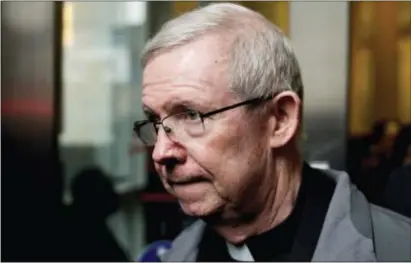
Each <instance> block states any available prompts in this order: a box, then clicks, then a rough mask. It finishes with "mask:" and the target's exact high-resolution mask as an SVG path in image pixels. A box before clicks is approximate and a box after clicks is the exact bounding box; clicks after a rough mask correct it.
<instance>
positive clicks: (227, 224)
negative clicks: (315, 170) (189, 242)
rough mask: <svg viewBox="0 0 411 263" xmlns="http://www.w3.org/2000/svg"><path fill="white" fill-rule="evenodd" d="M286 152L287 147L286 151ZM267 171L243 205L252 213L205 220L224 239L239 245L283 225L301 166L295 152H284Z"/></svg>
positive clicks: (296, 188) (298, 178)
mask: <svg viewBox="0 0 411 263" xmlns="http://www.w3.org/2000/svg"><path fill="white" fill-rule="evenodd" d="M287 148H288V147H287ZM280 151H284V152H283V153H281V152H280V153H279V154H278V152H277V154H278V155H277V156H276V157H275V160H273V162H272V163H271V165H270V167H268V169H267V173H268V176H267V178H268V179H266V180H264V181H263V182H262V183H259V186H258V187H256V188H257V189H255V190H254V191H253V195H249V196H248V197H246V199H245V200H247V201H246V202H247V203H249V204H250V206H252V207H253V209H252V210H251V212H250V210H248V211H244V210H246V209H244V210H237V211H234V212H233V211H230V213H233V214H234V216H233V215H230V216H229V219H227V217H226V219H224V216H221V215H217V216H215V217H214V216H213V218H212V219H211V220H210V219H204V220H205V221H206V222H207V223H208V224H209V225H211V227H212V228H213V229H214V230H215V231H216V232H217V233H219V234H220V235H221V236H222V237H223V238H225V239H226V240H227V241H228V242H230V243H232V244H241V243H243V242H244V241H245V240H246V239H248V238H249V237H251V236H255V235H259V234H261V233H264V232H266V231H268V230H270V229H273V228H274V227H276V226H277V225H279V224H280V223H282V222H283V221H284V220H285V219H286V218H287V217H288V216H289V215H290V214H291V212H292V210H293V208H294V205H295V201H296V199H297V195H298V190H299V188H300V184H301V174H302V167H303V162H302V159H301V157H300V155H299V153H298V150H296V149H295V150H290V149H289V148H288V149H283V150H280Z"/></svg>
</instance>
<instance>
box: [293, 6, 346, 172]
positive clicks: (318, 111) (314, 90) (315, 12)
mask: <svg viewBox="0 0 411 263" xmlns="http://www.w3.org/2000/svg"><path fill="white" fill-rule="evenodd" d="M289 5H290V7H289V9H290V14H289V19H290V20H289V23H290V32H289V35H290V38H291V42H292V45H293V47H294V50H295V52H296V54H297V58H298V60H299V62H300V67H301V70H302V76H303V83H304V131H305V133H306V135H307V140H306V143H305V145H304V148H305V151H306V156H307V158H308V160H309V161H326V162H328V163H329V164H330V165H331V167H333V168H336V169H343V168H344V166H345V160H344V159H345V143H346V142H345V134H346V114H347V109H346V107H347V106H346V103H347V99H346V96H347V92H346V90H347V75H348V61H347V58H348V25H349V8H348V5H349V3H348V2H294V1H293V2H290V3H289Z"/></svg>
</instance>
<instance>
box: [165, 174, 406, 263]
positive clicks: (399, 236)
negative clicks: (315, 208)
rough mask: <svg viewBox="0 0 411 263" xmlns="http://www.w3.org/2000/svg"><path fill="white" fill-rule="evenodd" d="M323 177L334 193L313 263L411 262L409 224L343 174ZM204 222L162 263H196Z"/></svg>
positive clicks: (187, 231) (186, 232) (194, 226)
mask: <svg viewBox="0 0 411 263" xmlns="http://www.w3.org/2000/svg"><path fill="white" fill-rule="evenodd" d="M325 174H326V175H327V176H329V177H331V178H332V179H333V180H334V181H335V182H336V187H335V191H334V194H333V197H332V199H331V202H330V205H329V209H328V212H327V215H326V218H325V221H324V224H323V227H322V230H321V233H320V238H319V240H318V243H317V246H316V249H315V252H314V256H313V258H312V261H346V262H348V261H411V255H410V254H411V252H410V247H411V221H410V219H409V218H407V217H404V216H402V215H400V214H397V213H395V212H392V211H389V210H387V209H384V208H381V207H378V206H375V205H372V204H370V203H369V202H368V201H367V199H366V198H365V197H364V195H363V194H362V193H361V192H360V191H358V189H357V188H356V187H355V186H354V185H353V184H352V183H351V182H350V180H349V177H348V175H347V174H346V173H344V172H337V171H333V170H327V171H325ZM204 228H205V222H204V221H201V220H198V221H197V222H195V223H193V224H192V225H191V226H190V227H188V228H187V229H185V230H184V231H183V232H182V233H181V234H180V235H179V236H178V237H177V238H176V239H175V240H174V242H173V246H172V249H170V250H169V251H168V252H167V253H166V254H164V255H163V256H162V260H163V261H195V260H196V257H197V251H198V249H197V248H198V244H199V241H200V239H201V237H202V234H203V231H204Z"/></svg>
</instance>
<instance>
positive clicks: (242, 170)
mask: <svg viewBox="0 0 411 263" xmlns="http://www.w3.org/2000/svg"><path fill="white" fill-rule="evenodd" d="M225 43H227V41H224V39H221V37H220V38H218V37H217V36H215V35H210V36H206V37H203V38H201V39H200V40H197V41H194V42H192V43H189V44H187V45H184V46H182V47H179V48H176V49H173V50H171V51H167V52H165V53H161V54H158V55H156V56H155V57H154V58H152V59H151V60H150V61H149V63H148V64H147V66H146V68H145V70H144V73H143V92H142V94H143V95H142V100H143V105H144V109H145V111H146V112H148V114H149V115H151V117H153V116H154V118H156V119H159V120H160V119H162V118H164V117H166V116H168V115H170V114H175V113H179V112H180V111H184V109H187V108H189V109H191V110H196V111H199V112H201V113H206V112H209V111H212V110H215V109H219V108H222V107H225V106H228V105H232V104H234V103H237V102H239V101H240V99H238V98H236V97H235V96H234V95H233V94H232V93H230V92H229V91H228V76H229V75H228V71H227V70H228V64H227V63H228V53H229V52H228V51H229V50H228V48H227V46H226V44H225ZM263 119H264V117H262V116H258V117H257V116H254V117H252V115H251V114H248V113H247V112H246V109H245V107H239V108H235V109H232V110H229V111H226V112H222V113H219V114H217V115H213V116H212V117H210V118H205V119H204V133H203V134H202V135H201V136H196V137H195V138H188V139H186V140H185V141H179V142H178V141H173V140H171V139H170V138H169V137H168V136H167V135H166V133H165V132H164V130H163V128H160V129H159V132H158V138H157V142H156V145H155V147H154V151H153V155H152V157H153V160H154V164H155V168H156V171H157V172H158V174H159V175H160V177H161V180H162V183H163V184H164V187H165V188H166V190H167V191H168V192H170V193H171V194H173V195H174V196H176V197H177V198H178V200H179V202H180V205H181V207H182V209H183V210H184V211H185V212H186V213H187V214H189V215H193V216H206V215H210V214H213V213H215V212H218V211H225V210H227V208H230V207H231V208H236V207H237V206H238V205H240V204H243V203H244V202H243V201H244V198H248V199H252V198H253V197H252V190H251V191H250V189H256V187H255V185H256V184H259V183H260V179H259V178H260V177H261V176H262V175H263V174H264V173H265V172H266V169H267V167H266V166H267V160H268V153H269V146H268V143H267V141H268V136H267V129H266V125H265V122H264V120H263Z"/></svg>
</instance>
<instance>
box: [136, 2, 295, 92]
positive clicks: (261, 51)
mask: <svg viewBox="0 0 411 263" xmlns="http://www.w3.org/2000/svg"><path fill="white" fill-rule="evenodd" d="M211 33H217V34H218V33H223V34H227V33H232V34H233V37H234V40H233V42H232V45H231V47H230V52H231V54H230V59H229V74H230V75H229V87H228V88H229V90H230V91H232V92H234V93H235V94H237V95H239V96H240V97H242V98H244V99H251V98H268V97H270V96H272V95H273V94H276V93H278V92H281V91H285V90H291V91H294V92H295V93H297V94H298V96H299V97H300V98H301V99H302V97H303V84H302V80H301V73H300V68H299V65H298V61H297V59H296V56H295V53H294V51H293V49H292V48H291V45H290V41H289V40H288V38H287V37H286V36H285V35H284V33H283V32H282V31H281V30H280V29H279V28H278V27H277V26H275V25H273V24H272V23H271V22H270V21H268V20H267V19H266V18H264V17H263V16H262V15H260V14H259V13H257V12H254V11H252V10H250V9H248V8H245V7H243V6H240V5H237V4H232V3H215V4H210V5H207V6H205V7H201V8H198V9H194V10H192V11H190V12H187V13H185V14H183V15H181V16H179V17H177V18H175V19H172V20H170V21H168V22H167V23H165V24H164V25H163V26H162V27H161V29H160V31H159V32H158V33H157V34H156V35H155V36H154V37H153V38H152V39H151V40H150V41H149V42H148V43H147V44H146V47H145V49H144V51H143V56H142V65H143V67H145V66H146V65H147V63H148V61H149V60H150V59H151V58H152V57H154V56H155V55H156V54H158V53H160V52H166V51H169V50H171V49H173V48H175V47H178V46H182V45H184V44H187V43H189V42H191V41H194V40H196V39H198V38H199V37H201V36H203V35H205V34H211Z"/></svg>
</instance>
